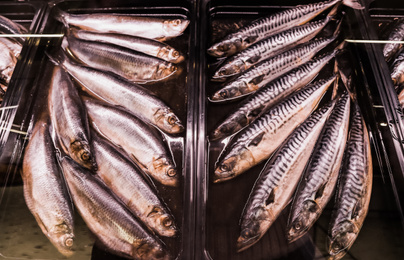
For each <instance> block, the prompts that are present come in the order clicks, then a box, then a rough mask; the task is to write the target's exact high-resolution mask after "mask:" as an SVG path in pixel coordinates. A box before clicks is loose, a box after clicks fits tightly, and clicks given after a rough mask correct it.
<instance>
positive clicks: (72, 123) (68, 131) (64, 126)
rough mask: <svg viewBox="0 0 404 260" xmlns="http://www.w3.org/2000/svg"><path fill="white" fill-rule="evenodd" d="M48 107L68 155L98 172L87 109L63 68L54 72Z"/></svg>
mask: <svg viewBox="0 0 404 260" xmlns="http://www.w3.org/2000/svg"><path fill="white" fill-rule="evenodd" d="M48 107H49V114H50V117H51V121H52V125H53V127H54V128H55V133H56V137H57V140H59V143H60V145H61V147H62V149H63V150H64V152H65V153H67V154H68V155H69V156H70V157H71V158H72V159H73V160H74V161H76V162H77V163H78V164H80V165H81V166H83V167H85V168H87V169H90V170H96V169H97V163H96V162H95V159H94V158H93V157H94V156H93V153H92V151H91V147H90V133H89V126H88V119H87V112H86V109H85V107H84V104H83V102H82V101H81V99H80V96H79V93H78V91H77V89H76V87H75V86H74V84H73V82H72V80H71V79H70V77H69V74H67V73H66V72H65V71H64V70H63V69H62V68H60V67H59V66H55V68H54V70H53V75H52V79H51V83H50V90H49V96H48Z"/></svg>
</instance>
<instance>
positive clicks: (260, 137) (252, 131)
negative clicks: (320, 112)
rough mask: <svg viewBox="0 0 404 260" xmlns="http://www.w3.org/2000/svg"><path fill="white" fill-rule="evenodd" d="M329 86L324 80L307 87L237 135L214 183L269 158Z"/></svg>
mask: <svg viewBox="0 0 404 260" xmlns="http://www.w3.org/2000/svg"><path fill="white" fill-rule="evenodd" d="M329 86H330V84H329V83H328V82H324V81H319V82H316V83H315V84H312V85H308V86H306V87H305V88H303V89H301V90H299V91H298V92H296V93H295V94H293V95H291V96H290V97H288V98H287V99H285V100H284V101H283V102H281V103H279V104H278V105H276V106H274V107H272V108H271V109H269V110H268V111H266V112H265V113H263V114H262V115H261V116H260V117H259V118H258V119H257V120H255V121H254V122H253V123H252V124H251V125H249V126H248V127H247V128H245V129H244V130H243V131H241V132H240V133H238V134H237V135H235V136H234V138H233V140H232V141H231V142H230V143H228V145H226V146H225V147H224V148H223V152H222V154H221V156H220V158H219V161H218V163H217V164H216V169H215V175H214V182H222V181H226V180H229V179H232V178H234V177H236V176H238V175H240V174H242V173H244V172H245V171H247V170H248V169H250V168H252V167H254V166H255V165H257V164H259V163H260V162H262V161H264V160H266V159H268V158H269V157H270V156H271V155H272V153H273V152H274V151H275V150H276V149H277V148H278V147H279V145H281V143H282V142H283V140H285V139H286V138H287V137H288V136H289V134H290V133H292V132H293V131H294V130H295V129H296V128H297V127H298V126H299V125H300V124H301V123H302V122H303V121H304V120H306V118H307V117H308V116H309V115H310V114H311V112H312V111H313V110H314V109H315V108H316V107H317V105H318V103H319V102H320V100H321V98H322V97H323V95H324V93H325V92H326V91H327V89H328V87H329Z"/></svg>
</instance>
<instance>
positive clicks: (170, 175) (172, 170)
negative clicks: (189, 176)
mask: <svg viewBox="0 0 404 260" xmlns="http://www.w3.org/2000/svg"><path fill="white" fill-rule="evenodd" d="M167 175H168V176H169V177H174V176H175V175H177V171H176V170H175V169H172V168H171V169H169V170H168V171H167Z"/></svg>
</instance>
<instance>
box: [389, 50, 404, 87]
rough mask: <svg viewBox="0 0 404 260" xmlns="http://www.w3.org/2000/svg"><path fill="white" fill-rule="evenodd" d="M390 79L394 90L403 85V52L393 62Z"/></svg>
mask: <svg viewBox="0 0 404 260" xmlns="http://www.w3.org/2000/svg"><path fill="white" fill-rule="evenodd" d="M391 79H392V80H393V84H394V86H396V88H397V87H398V86H401V85H402V84H403V83H404V52H402V53H400V54H399V55H398V56H397V58H396V59H395V60H394V63H393V69H392V70H391Z"/></svg>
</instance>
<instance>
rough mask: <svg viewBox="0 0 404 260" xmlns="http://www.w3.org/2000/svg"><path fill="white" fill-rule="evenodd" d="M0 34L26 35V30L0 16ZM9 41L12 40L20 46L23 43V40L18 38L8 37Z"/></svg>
mask: <svg viewBox="0 0 404 260" xmlns="http://www.w3.org/2000/svg"><path fill="white" fill-rule="evenodd" d="M0 32H1V33H4V34H24V33H27V32H28V30H27V29H26V28H25V27H24V26H22V25H20V24H18V23H15V22H13V21H11V20H10V19H8V18H7V17H4V16H2V15H0ZM10 39H14V40H16V41H17V42H19V43H21V44H23V43H24V41H25V38H24V37H20V36H16V37H10Z"/></svg>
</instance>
